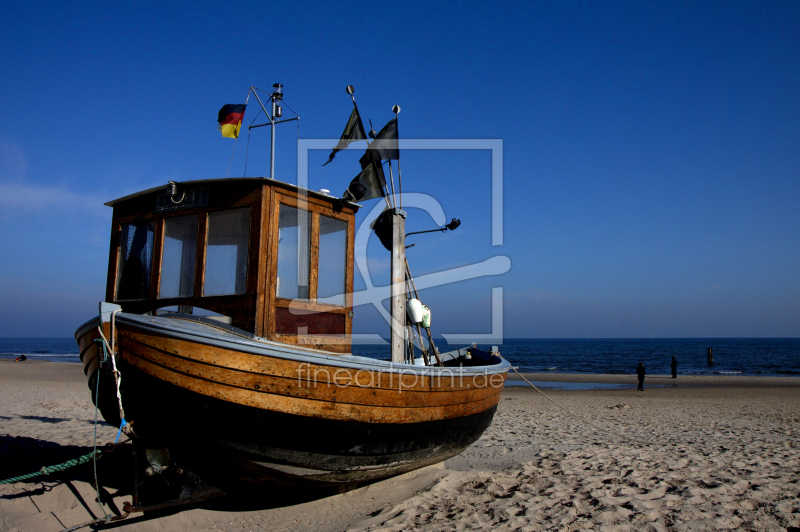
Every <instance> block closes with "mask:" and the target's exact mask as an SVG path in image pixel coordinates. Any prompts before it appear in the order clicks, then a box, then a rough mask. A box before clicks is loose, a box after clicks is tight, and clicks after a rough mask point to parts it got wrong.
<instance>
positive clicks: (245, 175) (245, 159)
mask: <svg viewBox="0 0 800 532" xmlns="http://www.w3.org/2000/svg"><path fill="white" fill-rule="evenodd" d="M259 116H261V109H259V110H258V113H256V116H254V117H253V120H251V121H250V126H252V125H253V123H254V122H255V121H256V119H258V117H259ZM250 126H248V127H247V151H245V154H244V175H243V176H242V177H247V160H248V157H249V156H250V134H251V133H252V131H251V130H250ZM236 141H237V142H238V141H239V137H236ZM228 172H230V168H228Z"/></svg>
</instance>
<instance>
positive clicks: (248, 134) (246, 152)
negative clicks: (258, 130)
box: [242, 129, 250, 177]
mask: <svg viewBox="0 0 800 532" xmlns="http://www.w3.org/2000/svg"><path fill="white" fill-rule="evenodd" d="M249 155H250V129H248V130H247V150H246V151H245V152H244V175H243V176H242V177H247V158H248V157H249Z"/></svg>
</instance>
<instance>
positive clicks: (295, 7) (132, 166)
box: [0, 1, 800, 338]
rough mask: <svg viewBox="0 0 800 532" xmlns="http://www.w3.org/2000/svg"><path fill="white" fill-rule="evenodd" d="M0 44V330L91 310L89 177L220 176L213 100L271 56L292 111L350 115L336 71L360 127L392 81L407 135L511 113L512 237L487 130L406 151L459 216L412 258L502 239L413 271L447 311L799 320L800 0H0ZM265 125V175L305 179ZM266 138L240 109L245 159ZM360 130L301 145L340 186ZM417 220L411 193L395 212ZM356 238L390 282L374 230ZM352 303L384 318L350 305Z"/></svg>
mask: <svg viewBox="0 0 800 532" xmlns="http://www.w3.org/2000/svg"><path fill="white" fill-rule="evenodd" d="M0 49H2V54H0V68H2V72H3V73H4V74H3V82H2V83H0V98H2V101H4V102H5V108H6V116H7V117H8V120H6V121H5V122H4V123H3V124H2V125H0V336H69V335H71V334H72V333H73V331H74V330H75V328H76V327H77V326H78V325H80V324H81V323H83V322H84V321H85V320H86V319H89V318H90V317H91V316H92V315H94V313H95V312H96V304H97V301H99V300H100V299H102V298H103V297H104V290H105V276H106V269H107V256H108V238H109V234H110V223H111V209H109V208H107V207H103V206H102V204H103V203H104V202H105V201H108V200H110V199H114V198H117V197H121V196H123V195H126V194H128V193H131V192H134V191H137V190H141V189H144V188H149V187H152V186H157V185H160V184H165V183H166V182H167V180H175V181H181V180H189V179H203V178H216V177H224V176H225V174H226V173H227V170H228V164H229V162H230V161H231V152H232V149H233V145H234V141H233V140H230V139H223V138H222V137H221V136H220V134H219V132H218V131H217V129H216V125H217V124H216V114H217V111H218V110H219V108H220V107H221V106H222V105H223V104H225V103H242V102H243V101H244V98H245V97H246V94H247V90H248V87H250V86H253V85H254V86H257V87H260V88H263V89H266V90H268V89H269V88H270V87H271V86H272V84H273V83H276V82H280V83H282V84H283V85H284V91H285V94H286V100H285V101H286V103H287V104H288V105H289V106H291V108H292V109H294V110H295V111H297V112H298V113H299V114H300V116H301V120H300V128H299V136H300V137H301V138H303V139H315V138H331V137H334V138H335V137H338V135H340V134H341V131H342V128H343V127H344V124H345V122H346V120H347V117H348V116H349V113H350V110H351V104H350V101H349V97H348V96H347V94H346V93H345V91H344V87H345V86H346V85H348V84H352V85H354V86H355V88H356V98H357V101H358V103H359V108H360V110H361V112H362V115H363V116H364V118H365V119H366V118H371V119H372V121H373V124H374V125H375V128H376V129H380V127H382V126H383V124H385V123H386V121H388V120H389V119H390V118H392V116H393V115H392V113H391V111H390V109H391V106H392V105H394V104H399V105H400V106H401V107H402V112H401V113H400V126H399V129H400V135H401V137H403V138H417V139H440V138H446V139H502V141H503V183H504V197H503V221H504V239H503V245H502V246H492V245H491V201H490V198H491V155H490V152H488V151H485V150H484V151H473V150H461V151H442V152H431V151H420V150H417V151H414V150H409V151H406V152H404V153H403V159H402V161H401V162H402V170H403V183H404V191H407V192H420V193H425V194H429V195H431V196H432V197H433V198H435V199H436V200H437V201H438V203H439V204H440V205H441V207H442V209H443V212H444V215H445V217H446V218H447V219H448V220H449V219H450V218H451V217H458V218H460V219H461V220H462V222H463V223H462V226H461V227H460V228H459V229H458V230H457V231H455V232H452V233H447V234H444V235H440V234H433V235H428V236H423V237H418V238H417V240H416V242H418V244H417V245H416V246H415V247H414V248H412V249H410V250H409V261H410V263H411V267H412V269H413V271H414V273H415V274H416V275H422V274H425V273H432V272H437V271H442V270H448V269H452V268H456V267H459V266H465V265H468V264H472V263H475V262H480V261H483V260H486V259H488V258H491V257H494V256H498V255H500V256H505V257H508V258H509V259H510V261H511V269H510V270H509V271H508V272H507V273H505V274H504V275H500V276H491V277H483V278H479V279H475V280H471V281H463V282H459V283H454V284H449V285H444V286H439V287H436V288H431V289H428V290H426V291H425V292H424V293H423V300H425V302H426V303H428V304H429V305H430V306H431V308H432V309H433V315H434V329H435V330H436V332H437V333H440V334H441V333H472V332H477V333H487V332H490V329H491V307H490V300H491V289H492V287H496V286H502V287H503V299H504V308H503V310H504V312H503V316H504V334H505V335H506V336H508V337H534V338H547V337H551V338H552V337H556V338H576V337H577V338H602V337H722V336H753V337H759V336H767V337H770V336H792V337H797V336H800V231H798V229H797V228H798V227H800V208H798V207H800V99H798V97H797V95H798V92H799V89H800V4H798V3H797V2H726V3H722V2H686V3H683V2H605V3H601V2H556V1H553V2H524V3H487V2H424V3H413V4H406V3H394V2H366V3H358V2H348V3H338V2H337V3H330V4H316V3H305V2H292V3H277V4H269V3H264V2H258V3H239V4H225V3H208V2H192V3H188V2H187V3H178V2H169V3H158V4H155V3H145V2H139V3H129V4H127V5H115V6H113V7H109V5H107V4H104V3H82V4H69V3H63V2H58V3H56V2H54V3H42V2H35V1H31V2H24V3H22V2H10V3H6V4H5V7H4V13H3V17H2V19H0ZM251 103H253V102H251ZM254 110H255V106H253V105H251V106H249V107H248V110H247V114H246V116H245V122H246V123H249V122H250V121H251V120H252V119H253V118H254V117H255V113H254V112H253V111H254ZM285 116H291V113H290V112H288V110H287V111H286V112H285ZM281 127H282V129H280V130H279V134H278V137H277V145H278V146H277V150H278V158H277V162H276V177H277V178H278V179H281V180H284V181H288V182H296V179H297V177H296V176H297V141H298V130H297V127H296V126H295V125H294V124H287V125H283V126H281ZM268 146H269V135H268V132H267V131H266V129H265V128H264V129H261V130H254V131H253V133H252V137H251V139H250V145H249V157H248V159H249V160H248V161H247V165H248V166H247V174H248V175H268V173H269V166H268ZM246 151H247V138H246V136H245V135H244V134H243V135H242V137H241V138H240V139H239V142H238V145H237V149H236V154H235V155H234V158H233V163H232V169H231V175H242V173H243V172H244V163H245V159H244V155H245V152H246ZM358 156H359V153H358V152H357V150H353V151H352V152H350V151H348V152H345V153H342V154H340V155H339V156H337V158H336V160H335V162H334V163H331V164H330V165H328V166H326V167H324V168H322V167H321V166H319V165H320V164H322V162H324V161H325V160H326V158H327V152H325V151H315V152H312V153H311V156H310V160H309V166H308V168H309V179H310V184H311V188H328V189H330V190H332V191H333V192H334V193H337V194H338V193H340V192H341V191H342V190H344V188H345V187H346V185H347V183H348V182H349V180H350V179H351V178H352V177H353V176H354V175H355V174H356V173H357V172H358V165H357V159H358ZM374 201H375V200H373V202H368V204H367V208H366V209H364V211H363V212H362V213H361V214H360V215H359V216H360V219H363V217H364V216H365V213H366V211H369V210H370V208H371V207H372V205H373V203H374ZM433 225H434V221H433V220H432V219H431V218H430V216H429V215H428V214H426V213H425V212H423V211H421V210H419V209H411V210H410V212H409V221H408V230H409V231H413V230H420V229H426V228H429V227H432V226H433ZM368 256H369V258H370V264H371V271H370V275H371V277H372V278H373V280H374V282H375V283H376V284H384V283H385V282H388V269H387V264H388V256H386V252H385V251H382V249H381V248H380V244H379V243H377V241H376V239H374V237H373V239H372V240H370V244H369V248H368ZM359 283H362V284H359ZM356 284H357V286H363V282H362V281H360V280H357V283H356ZM355 327H356V330H357V331H360V332H374V331H375V330H376V328H379V327H382V326H381V324H380V323H379V318H378V314H377V312H376V311H375V310H374V309H370V308H368V307H365V308H361V309H356V324H355Z"/></svg>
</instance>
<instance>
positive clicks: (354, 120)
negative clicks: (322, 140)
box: [322, 106, 367, 166]
mask: <svg viewBox="0 0 800 532" xmlns="http://www.w3.org/2000/svg"><path fill="white" fill-rule="evenodd" d="M357 140H367V134H366V133H364V124H363V123H362V122H361V116H360V115H359V114H358V107H355V106H353V112H352V113H350V120H348V121H347V125H346V126H344V133H342V138H341V139H339V144H337V145H336V147H335V148H333V151H332V152H331V155H330V157H329V158H328V162H327V163H325V164H328V163H329V162H331V161H332V160H333V158H334V157H336V152H337V151H341V150H343V149H345V148H347V146H349V145H350V143H351V142H355V141H357ZM325 164H323V165H322V166H325Z"/></svg>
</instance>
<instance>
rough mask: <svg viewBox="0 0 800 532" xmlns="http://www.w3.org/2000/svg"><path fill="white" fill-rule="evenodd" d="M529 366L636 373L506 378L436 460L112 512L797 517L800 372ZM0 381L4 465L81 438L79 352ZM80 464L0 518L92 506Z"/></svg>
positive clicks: (375, 521) (528, 525)
mask: <svg viewBox="0 0 800 532" xmlns="http://www.w3.org/2000/svg"><path fill="white" fill-rule="evenodd" d="M514 378H516V376H515V377H514ZM527 378H529V379H530V380H532V381H536V382H573V383H605V384H622V385H631V386H630V387H625V388H620V389H596V390H569V391H559V390H545V394H546V395H547V397H545V396H543V395H541V394H540V393H538V392H537V391H535V390H533V389H531V388H529V387H527V386H525V387H523V386H512V387H508V388H507V389H506V390H505V391H504V392H503V396H502V398H501V401H500V405H499V407H498V411H497V414H496V416H495V419H494V423H493V424H492V426H491V427H490V428H489V429H488V430H487V431H486V433H485V434H484V435H483V437H482V438H481V439H480V440H478V441H477V442H475V443H474V444H473V445H472V446H471V447H470V448H469V449H467V450H466V451H465V452H464V453H462V454H461V455H459V456H456V457H454V458H451V459H450V460H447V461H446V462H445V463H444V464H441V465H439V466H434V467H429V468H425V469H422V470H419V471H415V472H412V473H408V474H406V475H402V476H399V477H395V478H392V479H388V480H384V481H382V482H377V483H375V484H372V485H368V486H364V487H360V488H357V489H355V490H352V491H349V492H347V493H343V494H332V493H330V492H322V491H320V492H310V491H309V490H291V489H286V488H275V487H270V486H264V487H263V488H261V489H259V490H257V491H256V492H253V493H250V494H248V496H246V497H237V498H235V499H234V498H231V497H224V498H220V499H216V500H209V501H206V502H204V503H201V504H200V505H195V506H193V507H184V508H179V509H173V510H168V511H162V512H159V513H150V512H148V513H147V514H144V515H141V514H136V515H132V516H131V517H129V518H128V519H126V520H124V521H120V522H119V523H115V524H114V525H112V526H113V527H115V528H116V527H123V528H124V529H125V530H131V531H150V530H153V531H160V530H165V531H166V530H170V531H184V530H185V531H189V530H227V531H252V530H319V531H331V532H334V531H339V530H357V531H379V530H380V531H399V530H411V529H418V530H480V529H486V530H489V529H492V530H524V531H527V530H721V529H743V530H791V529H792V528H797V527H800V448H799V447H798V427H800V379H792V378H770V377H736V376H727V377H684V376H679V377H678V379H670V378H669V377H667V376H648V378H647V380H646V381H645V391H643V392H637V391H635V383H636V378H635V376H634V375H630V376H627V375H565V374H533V375H528V376H527ZM0 389H2V391H3V393H2V394H0V455H2V460H1V461H0V479H5V478H9V477H12V476H17V475H22V474H26V473H30V472H32V471H35V470H38V469H39V468H41V467H42V466H45V465H53V464H58V463H61V462H64V461H66V460H69V459H71V458H77V457H78V456H81V455H84V454H86V453H88V452H90V451H91V448H92V441H93V435H94V408H93V406H92V404H91V400H90V397H89V391H88V388H87V387H86V380H85V377H84V375H83V372H82V368H81V366H80V365H79V364H59V363H49V362H36V361H27V362H24V363H15V362H11V361H0ZM548 398H549V399H548ZM553 401H555V403H558V404H555V403H554V402H553ZM565 409H566V410H565ZM568 411H569V412H571V413H572V414H570V413H568ZM575 416H577V417H575ZM116 433H117V431H116V429H115V428H113V427H111V426H109V425H107V424H105V423H102V422H101V423H100V425H99V427H98V432H97V436H98V441H99V442H100V443H103V444H105V443H107V442H109V441H113V439H114V437H115V436H116ZM116 452H117V453H119V454H118V455H116V456H114V455H110V456H108V457H106V456H104V457H103V458H102V459H101V460H100V461H98V472H99V476H100V483H101V485H102V486H103V495H104V496H105V497H108V499H109V500H111V501H113V502H112V507H113V508H116V509H119V508H121V507H122V503H123V502H124V501H127V500H130V498H131V497H130V491H131V490H130V481H129V478H128V477H129V475H128V474H127V473H119V471H120V470H121V469H124V466H125V461H126V458H127V457H126V455H125V446H123V447H121V448H120V449H118V451H116ZM91 477H92V470H91V466H90V465H87V466H80V467H78V468H75V469H74V470H70V471H68V472H65V473H62V474H58V475H51V476H48V477H39V479H36V480H38V482H37V481H34V480H31V481H29V482H23V483H16V484H11V485H0V530H3V531H16V530H21V531H29V530H30V531H32V530H36V531H45V532H46V531H51V530H52V531H59V530H63V529H65V528H68V527H71V526H74V525H77V524H81V523H85V522H87V521H90V520H92V519H95V518H97V517H102V512H101V510H100V508H99V506H98V504H97V502H96V501H95V493H94V489H93V487H92V485H91ZM106 511H109V509H108V507H107V508H106ZM86 530H89V529H88V528H87V529H86Z"/></svg>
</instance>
